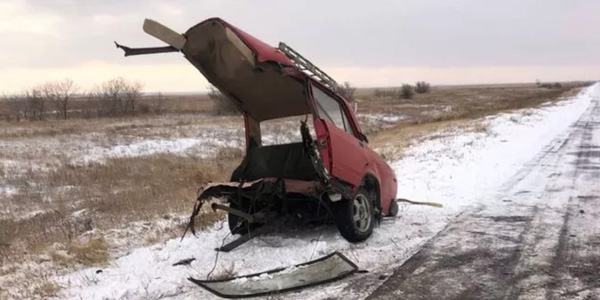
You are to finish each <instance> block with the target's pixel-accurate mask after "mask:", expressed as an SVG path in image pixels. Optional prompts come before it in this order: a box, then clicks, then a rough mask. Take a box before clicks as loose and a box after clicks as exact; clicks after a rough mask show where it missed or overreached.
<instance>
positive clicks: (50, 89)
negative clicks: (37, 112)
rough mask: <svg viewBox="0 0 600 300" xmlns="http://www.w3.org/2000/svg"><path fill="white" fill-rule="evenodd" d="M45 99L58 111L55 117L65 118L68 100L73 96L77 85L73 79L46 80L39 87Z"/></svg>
mask: <svg viewBox="0 0 600 300" xmlns="http://www.w3.org/2000/svg"><path fill="white" fill-rule="evenodd" d="M41 90H42V93H43V96H44V98H45V100H46V101H50V103H52V105H54V108H55V109H56V111H57V112H58V114H57V117H59V118H63V119H67V113H68V110H69V101H70V100H71V99H72V98H73V97H74V96H75V93H76V92H77V90H78V87H77V86H76V85H75V83H74V82H73V80H71V79H64V80H62V81H53V82H47V83H45V84H44V85H43V86H42V87H41Z"/></svg>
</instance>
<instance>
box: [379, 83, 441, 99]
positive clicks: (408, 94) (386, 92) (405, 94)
mask: <svg viewBox="0 0 600 300" xmlns="http://www.w3.org/2000/svg"><path fill="white" fill-rule="evenodd" d="M430 90H431V85H430V84H429V83H428V82H425V81H417V82H416V83H415V85H414V86H412V85H410V84H403V85H402V86H401V87H400V88H390V89H375V92H374V93H375V97H380V98H395V99H412V98H413V97H414V96H415V94H424V93H429V92H430Z"/></svg>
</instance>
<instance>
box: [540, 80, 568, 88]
mask: <svg viewBox="0 0 600 300" xmlns="http://www.w3.org/2000/svg"><path fill="white" fill-rule="evenodd" d="M535 85H536V86H537V87H540V88H546V89H560V88H562V84H560V83H558V82H554V83H551V82H540V81H536V83H535Z"/></svg>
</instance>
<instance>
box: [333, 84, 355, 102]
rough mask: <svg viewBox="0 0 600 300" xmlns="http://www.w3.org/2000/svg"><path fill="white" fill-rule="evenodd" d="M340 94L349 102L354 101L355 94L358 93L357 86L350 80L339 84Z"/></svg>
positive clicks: (338, 90)
mask: <svg viewBox="0 0 600 300" xmlns="http://www.w3.org/2000/svg"><path fill="white" fill-rule="evenodd" d="M337 92H338V94H340V95H342V97H344V99H346V100H347V101H348V102H354V100H355V98H354V94H355V93H356V88H355V87H353V86H352V85H351V84H350V82H348V81H344V83H342V84H340V85H338V87H337Z"/></svg>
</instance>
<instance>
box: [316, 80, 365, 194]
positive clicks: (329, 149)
mask: <svg viewBox="0 0 600 300" xmlns="http://www.w3.org/2000/svg"><path fill="white" fill-rule="evenodd" d="M311 94H312V97H313V101H314V104H315V107H316V112H317V115H318V117H317V118H315V130H316V133H317V140H318V143H319V146H320V148H321V156H323V157H324V163H325V164H326V165H328V167H329V168H328V169H329V171H330V172H331V174H332V175H333V176H335V177H336V178H338V179H341V180H343V181H345V182H348V183H350V184H352V185H353V186H358V185H359V184H360V182H361V181H362V177H363V175H364V172H365V168H366V166H367V157H366V154H365V152H364V147H365V145H364V142H362V141H360V140H359V139H358V138H357V137H356V135H355V132H356V128H354V127H353V125H352V123H351V121H350V120H351V119H350V118H349V115H348V111H346V109H347V108H345V107H346V106H345V105H341V102H340V101H344V100H342V99H339V98H337V97H335V96H333V95H331V94H330V93H329V92H327V91H326V90H324V89H323V88H321V87H319V86H317V85H315V84H312V85H311Z"/></svg>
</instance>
